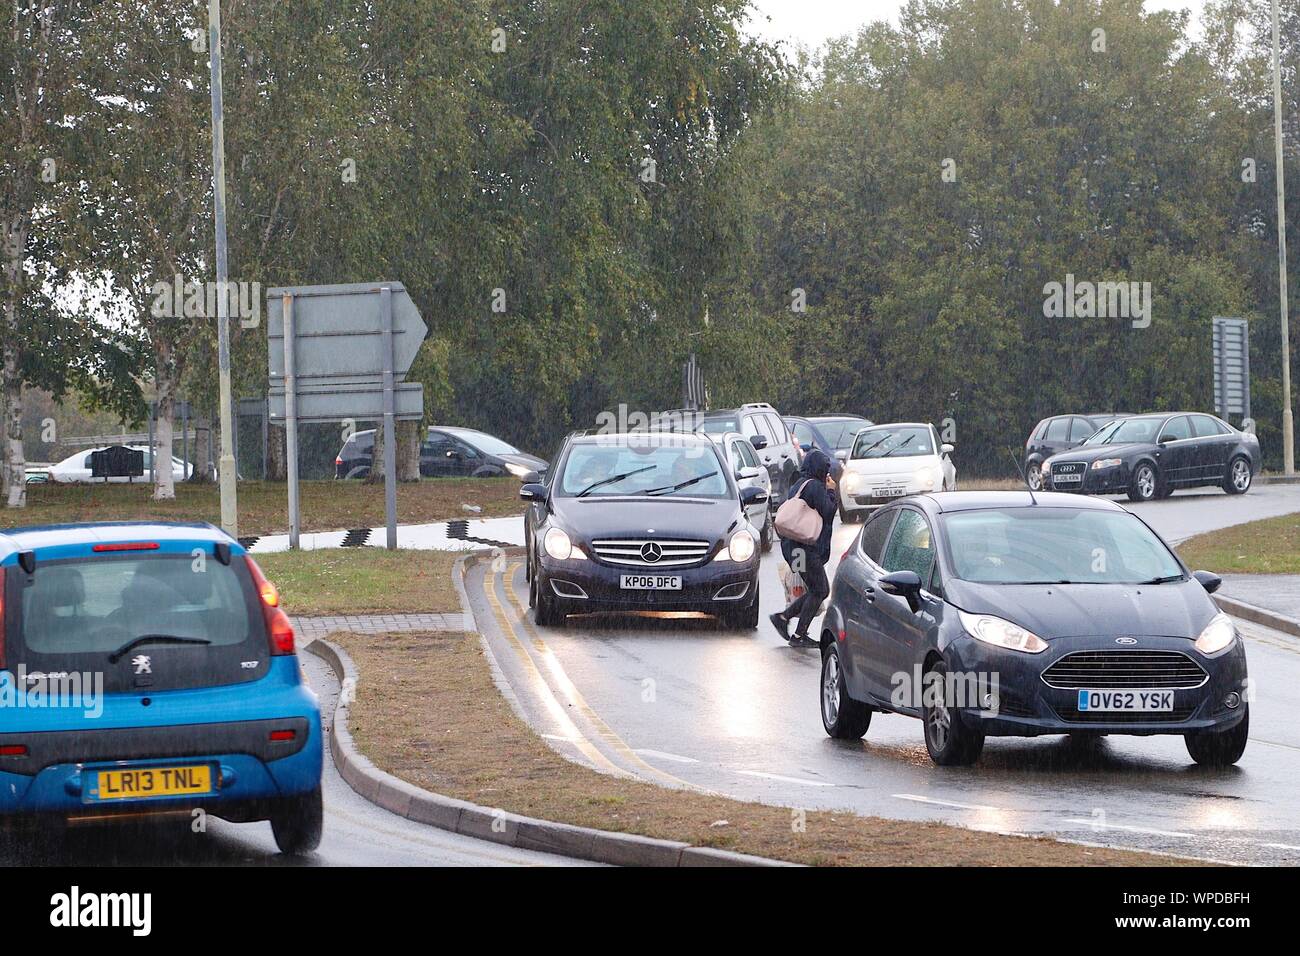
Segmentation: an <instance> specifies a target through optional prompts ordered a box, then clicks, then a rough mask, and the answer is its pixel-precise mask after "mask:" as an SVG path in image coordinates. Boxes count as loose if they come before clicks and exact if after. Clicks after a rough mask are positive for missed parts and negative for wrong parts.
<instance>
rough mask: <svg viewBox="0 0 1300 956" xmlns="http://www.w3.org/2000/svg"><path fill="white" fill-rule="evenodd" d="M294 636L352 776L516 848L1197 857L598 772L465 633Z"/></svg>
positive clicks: (611, 854) (1116, 860) (421, 812)
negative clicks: (332, 707)
mask: <svg viewBox="0 0 1300 956" xmlns="http://www.w3.org/2000/svg"><path fill="white" fill-rule="evenodd" d="M308 650H310V651H311V652H312V653H315V654H317V655H318V656H320V657H322V658H323V659H324V660H325V661H326V662H328V663H329V664H330V666H331V667H332V668H333V669H334V670H335V673H336V674H337V675H338V677H339V680H340V684H341V685H342V687H343V688H344V690H343V693H342V694H341V695H340V706H339V708H338V710H337V711H336V713H335V715H334V719H333V721H332V722H331V724H332V726H331V728H330V733H331V746H332V752H333V754H334V759H335V763H336V765H337V766H338V767H339V771H340V773H341V774H342V775H343V777H344V779H345V780H347V781H348V783H349V784H350V785H351V786H352V788H353V789H354V790H356V791H357V792H358V793H360V794H361V795H362V796H364V797H366V798H367V799H369V800H371V801H373V802H375V803H378V804H379V805H381V806H383V807H385V808H386V809H388V810H391V811H392V812H394V813H397V814H399V815H401V816H404V817H406V818H408V819H411V820H415V821H418V822H423V823H428V824H431V825H433V826H438V827H442V828H444V829H448V830H455V831H457V832H460V833H464V834H468V835H471V836H476V837H480V838H483V839H487V840H493V841H496V842H500V843H506V844H509V845H512V846H516V847H521V848H526V849H533V850H540V851H546V852H551V853H559V854H563V855H568V856H574V857H579V858H582V859H588V860H595V861H598V862H607V863H616V864H620V865H654V866H677V865H744V864H751V865H753V864H764V863H775V862H778V861H785V862H789V863H802V864H808V865H813V866H824V865H839V866H1176V865H1204V864H1203V863H1202V862H1201V861H1193V860H1182V859H1178V858H1173V857H1167V856H1157V855H1152V854H1144V853H1135V852H1130V851H1125V850H1115V849H1109V848H1100V847H1091V846H1083V845H1079V844H1072V843H1062V842H1058V841H1054V840H1048V839H1040V838H1028V837H1016V836H1004V835H999V834H991V833H984V832H980V831H974V830H966V829H962V828H960V827H953V826H948V825H946V824H941V823H918V822H912V821H902V820H888V819H882V818H878V817H861V816H857V815H856V814H853V813H838V812H828V811H812V810H809V811H803V810H797V809H791V808H788V807H774V806H768V805H765V804H759V803H748V802H743V801H739V800H732V799H729V798H726V797H719V796H714V795H711V794H705V793H700V792H696V791H692V790H678V789H668V788H664V787H659V786H656V785H654V784H650V783H645V782H642V781H639V780H633V779H626V778H622V777H615V776H610V775H606V774H602V773H598V772H596V771H594V770H590V769H588V768H587V767H584V766H581V765H579V764H575V763H572V762H570V761H568V760H565V759H564V758H563V757H561V756H560V755H559V754H558V753H556V752H555V751H553V750H551V749H550V748H549V747H548V746H546V744H545V743H544V742H543V741H542V740H540V739H539V738H538V737H537V736H536V735H535V734H534V733H533V731H532V729H531V728H530V727H528V725H527V724H525V723H524V722H523V721H521V720H520V719H519V718H518V717H517V716H516V715H515V713H514V712H513V711H512V710H511V708H510V706H509V704H508V703H507V702H506V701H505V699H504V698H503V697H502V696H501V693H500V691H499V690H498V689H497V686H496V684H495V683H494V681H493V679H492V674H491V670H490V666H489V664H488V661H487V660H486V658H485V656H484V654H483V650H482V646H481V644H480V641H479V637H478V635H477V634H472V633H460V632H449V631H442V632H433V631H428V632H405V633H382V634H352V633H336V634H333V635H331V637H330V639H329V640H328V641H324V640H321V641H316V642H314V643H312V644H311V645H309V646H308ZM354 662H355V663H354Z"/></svg>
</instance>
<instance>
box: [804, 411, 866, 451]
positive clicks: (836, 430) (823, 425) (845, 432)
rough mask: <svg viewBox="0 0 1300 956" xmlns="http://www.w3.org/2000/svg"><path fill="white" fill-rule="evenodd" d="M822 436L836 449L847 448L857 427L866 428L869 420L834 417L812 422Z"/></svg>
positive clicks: (856, 431)
mask: <svg viewBox="0 0 1300 956" xmlns="http://www.w3.org/2000/svg"><path fill="white" fill-rule="evenodd" d="M813 424H814V425H816V426H817V430H818V431H819V432H821V433H822V437H823V438H825V439H826V441H827V443H828V444H829V445H830V446H831V447H832V448H833V449H835V450H836V451H839V450H840V449H842V448H848V447H849V445H851V444H852V443H853V436H854V435H856V434H857V433H858V429H860V428H866V427H867V425H868V424H870V423H869V422H867V421H866V420H864V419H861V418H836V419H832V420H830V421H824V422H813Z"/></svg>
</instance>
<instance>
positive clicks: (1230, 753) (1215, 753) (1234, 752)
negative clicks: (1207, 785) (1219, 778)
mask: <svg viewBox="0 0 1300 956" xmlns="http://www.w3.org/2000/svg"><path fill="white" fill-rule="evenodd" d="M1249 735H1250V709H1249V705H1247V709H1246V711H1245V713H1243V714H1242V715H1241V720H1240V721H1238V722H1237V723H1236V725H1234V726H1233V727H1231V728H1229V729H1228V730H1223V731H1220V732H1219V733H1213V732H1209V731H1201V732H1200V733H1195V734H1186V735H1185V736H1184V737H1183V740H1184V741H1185V742H1186V743H1187V753H1188V754H1190V755H1191V758H1192V759H1193V760H1195V761H1196V762H1197V763H1199V764H1200V765H1201V766H1203V767H1230V766H1232V765H1233V764H1234V763H1236V762H1237V761H1238V760H1240V759H1241V755H1242V754H1244V753H1245V752H1246V738H1247V737H1248V736H1249Z"/></svg>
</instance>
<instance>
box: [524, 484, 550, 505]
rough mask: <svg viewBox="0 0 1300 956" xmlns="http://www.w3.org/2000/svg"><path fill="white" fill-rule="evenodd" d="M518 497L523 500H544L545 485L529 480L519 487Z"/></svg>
mask: <svg viewBox="0 0 1300 956" xmlns="http://www.w3.org/2000/svg"><path fill="white" fill-rule="evenodd" d="M519 497H520V498H521V499H522V500H524V501H544V500H545V499H546V486H545V485H543V484H539V483H537V482H535V481H530V482H528V483H527V484H525V485H521V486H520V487H519Z"/></svg>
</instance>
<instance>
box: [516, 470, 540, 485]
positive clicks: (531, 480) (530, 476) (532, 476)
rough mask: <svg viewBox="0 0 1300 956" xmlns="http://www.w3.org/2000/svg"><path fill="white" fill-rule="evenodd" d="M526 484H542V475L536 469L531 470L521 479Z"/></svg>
mask: <svg viewBox="0 0 1300 956" xmlns="http://www.w3.org/2000/svg"><path fill="white" fill-rule="evenodd" d="M520 481H522V482H523V483H524V484H526V485H536V484H541V481H542V476H541V475H539V474H538V473H537V472H535V471H530V472H528V473H527V474H526V475H524V477H523V478H521V479H520Z"/></svg>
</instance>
